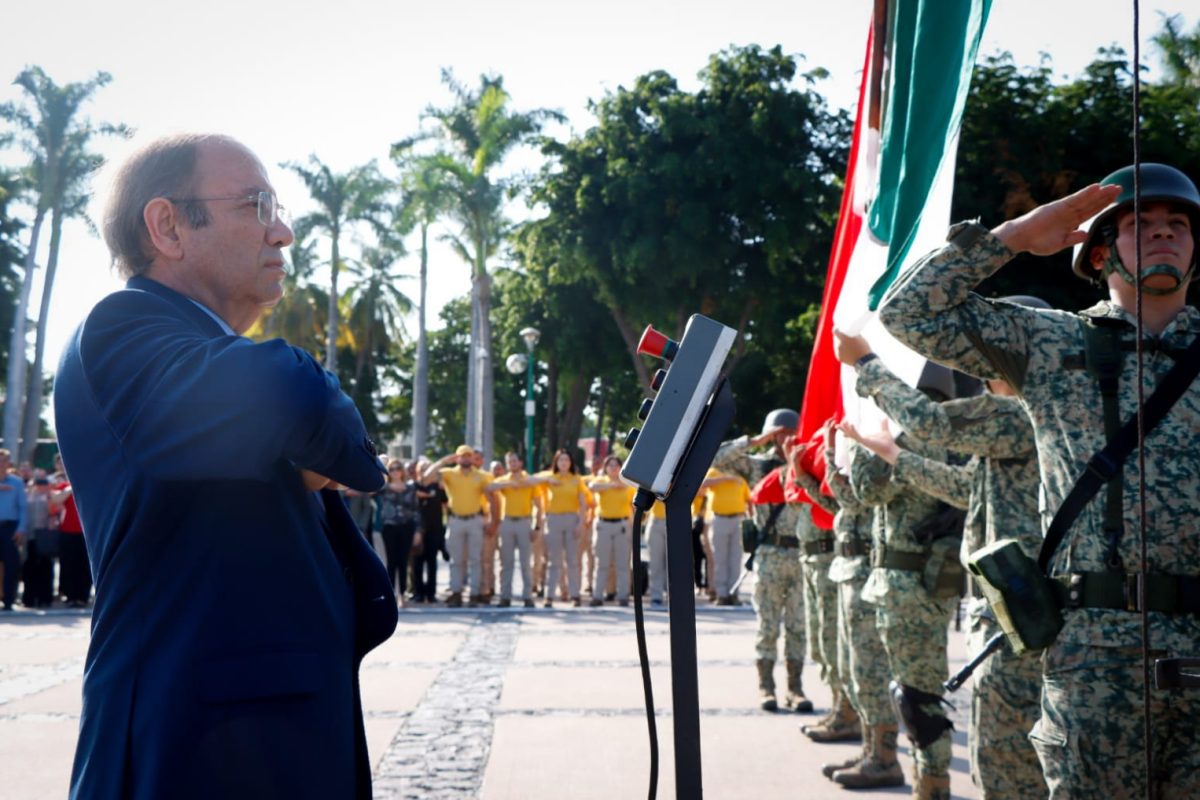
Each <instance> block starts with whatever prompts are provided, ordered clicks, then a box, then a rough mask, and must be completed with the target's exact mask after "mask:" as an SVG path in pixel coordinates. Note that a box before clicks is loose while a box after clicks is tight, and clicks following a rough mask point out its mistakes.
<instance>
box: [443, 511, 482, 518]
mask: <svg viewBox="0 0 1200 800" xmlns="http://www.w3.org/2000/svg"><path fill="white" fill-rule="evenodd" d="M450 516H452V517H454V518H455V519H475V518H476V517H482V516H483V512H482V511H476V512H475V513H474V514H465V515H464V514H455V513H454V512H453V511H451V512H450Z"/></svg>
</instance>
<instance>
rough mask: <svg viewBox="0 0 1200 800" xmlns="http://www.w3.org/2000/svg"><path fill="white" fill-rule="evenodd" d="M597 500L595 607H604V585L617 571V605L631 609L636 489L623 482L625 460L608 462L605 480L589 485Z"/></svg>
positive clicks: (606, 460)
mask: <svg viewBox="0 0 1200 800" xmlns="http://www.w3.org/2000/svg"><path fill="white" fill-rule="evenodd" d="M589 486H590V488H591V490H592V493H593V494H594V495H595V498H596V505H597V514H596V524H595V527H594V530H595V538H594V539H593V549H594V550H595V553H596V578H595V583H594V584H593V586H594V591H593V592H592V603H591V604H592V605H593V606H602V605H604V584H605V582H606V580H607V578H608V571H609V569H610V568H613V567H615V571H616V579H617V586H616V589H617V597H616V599H617V602H618V603H619V604H620V605H622V606H627V605H629V571H630V567H631V565H630V561H629V549H630V544H631V539H632V520H631V519H630V517H631V516H632V514H633V495H634V493H635V491H636V490H635V489H634V488H633V487H632V486H629V485H628V484H626V483H625V482H623V481H622V480H621V459H619V458H617V457H616V456H609V457H608V458H606V459H604V476H603V477H601V478H595V479H593V480H592V481H591V483H590V484H589Z"/></svg>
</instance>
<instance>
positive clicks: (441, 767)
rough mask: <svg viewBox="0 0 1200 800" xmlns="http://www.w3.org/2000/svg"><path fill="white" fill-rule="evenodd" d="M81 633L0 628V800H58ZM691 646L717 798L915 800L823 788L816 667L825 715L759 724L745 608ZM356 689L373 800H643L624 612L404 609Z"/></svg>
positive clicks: (956, 782) (62, 621) (958, 742)
mask: <svg viewBox="0 0 1200 800" xmlns="http://www.w3.org/2000/svg"><path fill="white" fill-rule="evenodd" d="M647 617H648V622H647V635H648V644H649V653H650V659H651V664H652V674H653V680H654V693H655V701H656V705H657V706H658V709H659V717H658V731H659V746H660V753H661V763H660V780H659V792H658V796H659V797H661V798H672V797H674V776H673V773H674V767H673V763H672V758H673V757H672V753H673V748H672V741H671V714H670V697H671V692H670V682H671V679H670V661H669V631H668V619H667V615H666V614H665V613H662V612H653V613H651V612H648V613H647ZM89 623H90V618H89V616H88V615H87V614H86V613H84V612H71V611H52V612H50V613H40V614H39V613H34V612H22V611H19V610H18V611H17V612H14V613H12V614H9V615H5V616H3V617H0V798H4V799H5V800H43V799H49V798H54V799H55V800H58V799H59V798H63V797H65V796H66V789H67V780H68V776H69V773H70V766H71V757H72V752H73V750H74V745H75V732H76V728H77V726H78V723H79V705H80V699H79V695H80V680H81V673H82V669H83V660H84V654H85V652H86V649H87V640H88V626H89ZM697 630H698V652H699V670H700V672H699V676H700V703H701V709H702V710H701V723H700V724H701V734H702V754H703V781H704V789H705V792H706V794H707V795H708V796H709V797H720V798H756V800H759V799H761V800H770V799H771V798H814V799H818V798H835V797H836V798H843V800H845V798H849V797H887V796H897V797H903V796H906V795H907V794H908V792H909V790H908V789H907V788H905V789H894V790H890V791H886V792H885V791H879V792H847V791H845V790H842V789H840V788H838V787H837V786H835V785H834V784H832V783H830V782H828V781H826V780H825V779H824V778H823V777H821V775H820V772H819V767H820V764H821V763H822V762H824V761H827V760H833V759H837V760H841V759H843V758H845V757H846V756H848V755H849V754H851V753H852V752H854V751H855V750H856V749H857V747H858V745H851V744H837V745H817V744H813V743H811V742H809V741H808V740H807V739H806V738H804V737H803V736H802V735H801V734H800V733H799V731H798V729H797V728H798V725H799V724H801V723H803V722H805V721H808V720H810V719H814V718H815V717H816V716H818V715H819V713H820V712H822V711H823V710H824V709H825V708H827V707H828V704H829V691H828V689H827V688H826V687H825V686H823V685H822V684H821V683H820V681H819V679H818V676H817V674H816V670H815V668H813V667H811V666H809V667H808V668H807V669H806V672H805V687H806V690H807V691H808V693H809V695H810V696H811V697H812V699H813V701H814V702H815V703H816V706H817V710H818V714H817V715H796V714H790V713H779V714H768V713H765V712H762V711H760V710H758V708H757V696H756V691H755V673H754V648H753V642H754V614H753V612H752V611H751V610H750V609H749V607H748V606H747V607H741V608H714V607H710V606H707V605H706V604H702V605H701V606H700V608H699V610H698V611H697ZM964 655H965V654H964V652H963V645H962V636H961V634H957V633H955V632H953V631H952V632H951V665H952V667H953V666H954V665H957V664H961V663H962V662H963V660H964ZM778 672H779V676H778V678H777V680H779V681H780V682H782V679H783V674H782V668H780V669H779V670H778ZM362 690H363V702H364V706H365V710H366V730H367V741H368V744H369V748H370V754H371V761H372V766H373V769H374V773H375V796H376V797H378V798H476V797H478V798H484V799H485V800H501V799H502V798H518V799H523V798H535V797H555V798H566V799H568V800H587V799H589V798H597V800H600V799H603V800H614V798H621V799H622V800H624V799H625V798H637V797H645V796H646V786H647V779H648V774H649V773H648V771H649V756H648V749H647V733H646V720H645V715H644V713H643V702H642V689H641V681H640V677H639V670H638V661H637V649H636V642H635V639H634V627H633V611H632V609H631V608H629V609H625V608H613V607H605V608H603V609H589V608H584V609H570V608H568V609H559V608H556V609H554V610H544V609H541V608H538V609H536V610H523V609H522V610H519V611H517V610H508V609H504V610H501V609H498V608H489V609H470V610H466V609H463V610H449V609H441V608H429V607H425V606H421V607H415V608H412V607H410V608H408V609H405V610H403V611H402V612H401V617H400V625H399V627H398V628H397V630H396V633H395V635H394V636H393V637H392V638H391V640H390V641H388V642H386V643H385V644H383V645H382V646H380V647H379V648H378V649H376V650H375V651H374V652H372V653H371V654H370V655H369V656H368V657H367V659H366V660H365V662H364V664H363V669H362ZM968 690H969V689H964V690H963V691H962V692H960V693H959V694H958V695H957V696H956V697H955V698H954V699H955V701H956V703H957V705H958V709H959V710H958V712H957V713H956V719H957V728H958V730H957V731H956V732H955V748H954V763H953V766H952V769H953V776H952V786H953V789H954V796H955V797H958V798H974V797H976V796H977V795H976V793H975V791H974V788H973V787H972V786H971V783H970V778H969V776H968V775H967V763H966V751H965V745H966V733H965V731H966V721H965V713H964V712H965V708H966V705H967V699H968V694H967V692H968ZM902 742H903V737H902ZM904 745H905V747H904V752H903V753H902V761H903V763H904V766H905V772H906V773H909V772H910V771H911V763H910V760H909V757H908V753H907V743H904Z"/></svg>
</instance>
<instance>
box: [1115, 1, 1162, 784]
mask: <svg viewBox="0 0 1200 800" xmlns="http://www.w3.org/2000/svg"><path fill="white" fill-rule="evenodd" d="M1139 6H1140V3H1139V2H1138V0H1133V240H1134V263H1135V266H1136V271H1135V276H1136V277H1135V285H1136V286H1137V314H1136V316H1137V334H1136V336H1137V397H1138V403H1137V428H1138V534H1139V543H1140V547H1141V565H1140V567H1139V569H1138V577H1139V578H1140V580H1139V581H1138V604H1139V605H1140V606H1141V612H1142V613H1141V622H1142V725H1143V732H1142V735H1143V737H1144V738H1145V741H1146V747H1145V756H1146V798H1147V800H1154V794H1155V792H1154V739H1153V738H1152V734H1153V720H1152V718H1151V708H1150V612H1149V609H1147V608H1146V573H1147V569H1146V555H1147V553H1146V551H1147V547H1146V448H1145V441H1146V433H1145V426H1144V423H1143V412H1144V410H1145V405H1146V398H1145V388H1144V386H1143V380H1142V377H1143V368H1144V362H1143V358H1144V356H1143V349H1142V107H1141V106H1142V91H1141V86H1142V75H1141V71H1142V70H1141V67H1142V63H1141V42H1140V41H1139V39H1140V32H1139V26H1140V23H1141V11H1140V8H1139ZM1113 246H1114V247H1115V246H1116V244H1115V243H1114V245H1113ZM1118 257H1119V256H1118Z"/></svg>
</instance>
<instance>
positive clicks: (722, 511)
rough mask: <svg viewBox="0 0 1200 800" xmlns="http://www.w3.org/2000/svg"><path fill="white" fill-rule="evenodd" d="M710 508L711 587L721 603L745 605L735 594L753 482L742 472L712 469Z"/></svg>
mask: <svg viewBox="0 0 1200 800" xmlns="http://www.w3.org/2000/svg"><path fill="white" fill-rule="evenodd" d="M708 478H709V479H710V480H711V482H710V483H709V487H708V510H709V513H710V514H712V524H711V528H710V530H711V531H712V540H711V541H712V560H711V561H710V562H709V563H710V564H711V566H712V569H710V570H709V575H708V578H709V589H711V590H712V591H714V592H716V595H717V605H719V606H736V605H741V603H739V602H738V599H737V597H735V596H734V594H733V584H734V583H735V582H736V581H737V577H738V572H739V566H740V565H741V553H742V533H741V531H742V520H744V519H745V518H746V512H747V511H748V510H749V508H750V484H748V483H746V479H745V478H743V477H741V476H740V475H726V474H724V473H722V472H720V471H719V470H716V469H710V470H709V471H708Z"/></svg>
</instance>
